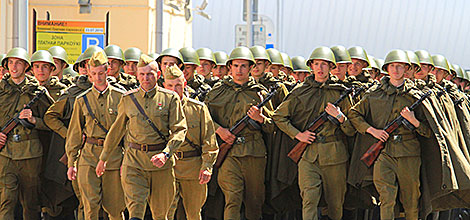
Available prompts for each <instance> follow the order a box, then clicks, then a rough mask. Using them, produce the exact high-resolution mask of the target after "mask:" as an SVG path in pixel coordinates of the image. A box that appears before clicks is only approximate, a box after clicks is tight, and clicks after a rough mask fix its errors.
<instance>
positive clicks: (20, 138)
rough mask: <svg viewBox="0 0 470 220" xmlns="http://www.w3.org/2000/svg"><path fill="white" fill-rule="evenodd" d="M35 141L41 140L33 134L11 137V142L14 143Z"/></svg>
mask: <svg viewBox="0 0 470 220" xmlns="http://www.w3.org/2000/svg"><path fill="white" fill-rule="evenodd" d="M33 139H39V137H38V135H37V134H35V133H33V134H14V135H13V136H11V140H12V141H13V142H21V141H27V140H33Z"/></svg>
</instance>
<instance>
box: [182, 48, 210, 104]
mask: <svg viewBox="0 0 470 220" xmlns="http://www.w3.org/2000/svg"><path fill="white" fill-rule="evenodd" d="M179 52H180V53H181V56H182V57H183V63H184V69H183V74H184V78H185V80H186V82H187V84H188V87H186V88H187V90H188V91H191V92H190V97H193V98H197V99H198V100H199V101H204V99H205V98H206V94H207V92H209V91H210V90H211V87H210V86H209V85H208V84H207V83H205V82H204V76H202V75H199V74H197V73H196V68H197V67H198V66H199V65H200V62H199V55H197V52H196V50H195V49H193V48H191V47H185V48H181V49H180V50H179Z"/></svg>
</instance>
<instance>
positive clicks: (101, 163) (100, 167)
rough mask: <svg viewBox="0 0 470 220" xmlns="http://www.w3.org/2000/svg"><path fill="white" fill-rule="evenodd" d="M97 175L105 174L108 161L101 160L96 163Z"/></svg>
mask: <svg viewBox="0 0 470 220" xmlns="http://www.w3.org/2000/svg"><path fill="white" fill-rule="evenodd" d="M95 171H96V176H98V177H101V176H103V174H104V171H106V162H104V161H102V160H100V161H98V164H97V165H96V170H95Z"/></svg>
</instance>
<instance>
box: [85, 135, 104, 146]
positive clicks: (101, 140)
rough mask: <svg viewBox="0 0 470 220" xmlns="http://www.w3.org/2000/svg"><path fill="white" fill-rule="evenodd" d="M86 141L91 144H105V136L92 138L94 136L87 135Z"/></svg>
mask: <svg viewBox="0 0 470 220" xmlns="http://www.w3.org/2000/svg"><path fill="white" fill-rule="evenodd" d="M85 142H86V143H89V144H94V145H98V146H103V144H104V138H92V137H87V138H86V141H85Z"/></svg>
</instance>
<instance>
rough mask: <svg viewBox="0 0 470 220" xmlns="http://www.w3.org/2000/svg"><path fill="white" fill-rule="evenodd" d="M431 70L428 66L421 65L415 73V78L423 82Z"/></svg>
mask: <svg viewBox="0 0 470 220" xmlns="http://www.w3.org/2000/svg"><path fill="white" fill-rule="evenodd" d="M432 68H433V67H432V66H431V65H429V64H421V70H420V71H419V72H416V73H415V78H416V79H422V80H424V79H425V78H426V76H428V74H429V72H431V70H432Z"/></svg>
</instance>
